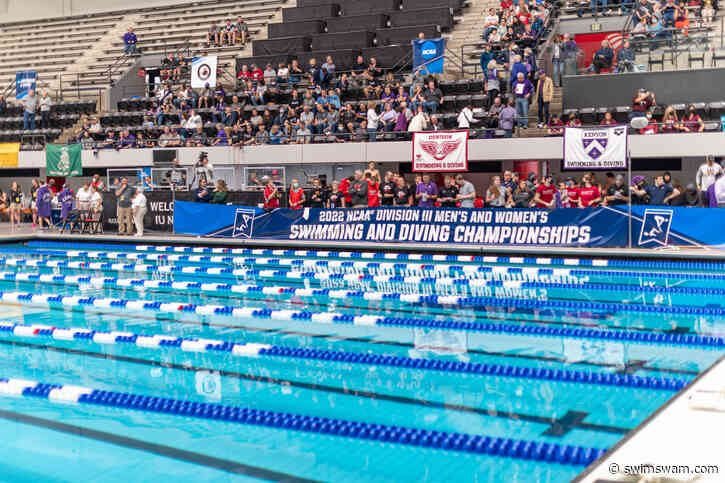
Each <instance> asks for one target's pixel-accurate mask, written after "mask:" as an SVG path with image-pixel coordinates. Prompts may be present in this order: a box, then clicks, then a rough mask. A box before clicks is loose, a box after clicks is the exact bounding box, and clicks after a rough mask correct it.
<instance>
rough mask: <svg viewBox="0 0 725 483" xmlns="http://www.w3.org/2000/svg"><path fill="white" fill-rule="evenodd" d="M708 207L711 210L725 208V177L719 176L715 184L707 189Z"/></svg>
mask: <svg viewBox="0 0 725 483" xmlns="http://www.w3.org/2000/svg"><path fill="white" fill-rule="evenodd" d="M707 199H708V206H709V207H710V208H725V176H724V175H722V174H719V175H718V177H717V179H716V180H715V182H714V183H713V184H711V185H710V187H709V188H707Z"/></svg>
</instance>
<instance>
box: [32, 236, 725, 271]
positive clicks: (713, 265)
mask: <svg viewBox="0 0 725 483" xmlns="http://www.w3.org/2000/svg"><path fill="white" fill-rule="evenodd" d="M28 246H37V247H39V248H42V247H53V246H55V247H68V248H77V247H78V244H72V243H67V242H52V241H36V240H31V241H29V242H28ZM86 246H92V247H98V248H103V249H109V250H118V249H119V245H113V244H88V245H86ZM130 248H132V249H134V250H136V251H145V252H153V251H156V252H177V253H230V254H234V255H273V256H279V255H283V256H307V257H318V258H324V257H327V258H376V259H388V260H391V259H394V260H424V261H439V260H441V261H463V260H466V259H468V261H471V262H474V263H506V264H509V263H513V264H527V265H564V266H577V265H579V266H601V267H640V268H662V269H677V270H718V271H722V270H725V263H724V262H716V261H674V260H630V259H618V258H614V259H601V258H599V259H588V258H558V257H557V258H544V257H514V256H472V255H434V254H420V253H390V252H344V251H323V250H270V249H250V248H223V247H217V248H211V247H196V246H195V247H192V246H168V245H135V246H131V247H130Z"/></svg>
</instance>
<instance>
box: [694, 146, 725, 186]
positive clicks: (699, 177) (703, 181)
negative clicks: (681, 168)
mask: <svg viewBox="0 0 725 483" xmlns="http://www.w3.org/2000/svg"><path fill="white" fill-rule="evenodd" d="M721 174H723V169H722V166H720V165H719V164H717V163H716V162H715V157H714V156H712V155H709V156H707V157H706V158H705V162H704V163H703V164H702V165H700V168H699V169H698V170H697V174H696V175H695V182H696V183H697V189H698V190H700V191H707V189H708V188H709V187H710V185H711V184H713V183H714V182H715V180H716V179H717V177H718V175H721Z"/></svg>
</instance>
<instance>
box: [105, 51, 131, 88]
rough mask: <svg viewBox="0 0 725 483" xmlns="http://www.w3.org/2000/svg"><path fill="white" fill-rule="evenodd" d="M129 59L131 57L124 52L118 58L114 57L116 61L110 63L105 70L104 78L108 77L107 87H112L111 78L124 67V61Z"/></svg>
mask: <svg viewBox="0 0 725 483" xmlns="http://www.w3.org/2000/svg"><path fill="white" fill-rule="evenodd" d="M130 57H131V56H130V55H129V54H127V53H126V52H124V53H123V54H121V55H119V56H118V57H116V59H115V60H114V61H113V62H111V63H110V64H108V68H107V69H106V76H107V77H108V85H109V86H112V85H113V76H114V75H115V74H118V72H119V71H120V70H121V67H122V66H123V67H125V64H126V61H127V60H128V59H129V58H130Z"/></svg>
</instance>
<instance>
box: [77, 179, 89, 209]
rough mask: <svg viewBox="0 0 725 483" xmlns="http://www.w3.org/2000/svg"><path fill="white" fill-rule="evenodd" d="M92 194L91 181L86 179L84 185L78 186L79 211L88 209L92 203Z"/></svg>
mask: <svg viewBox="0 0 725 483" xmlns="http://www.w3.org/2000/svg"><path fill="white" fill-rule="evenodd" d="M91 195H92V193H91V188H90V183H88V181H86V182H85V183H83V186H81V187H80V188H78V193H77V194H76V206H77V207H78V211H88V209H89V208H90V203H91Z"/></svg>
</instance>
